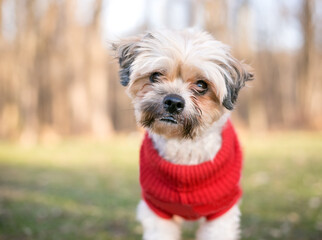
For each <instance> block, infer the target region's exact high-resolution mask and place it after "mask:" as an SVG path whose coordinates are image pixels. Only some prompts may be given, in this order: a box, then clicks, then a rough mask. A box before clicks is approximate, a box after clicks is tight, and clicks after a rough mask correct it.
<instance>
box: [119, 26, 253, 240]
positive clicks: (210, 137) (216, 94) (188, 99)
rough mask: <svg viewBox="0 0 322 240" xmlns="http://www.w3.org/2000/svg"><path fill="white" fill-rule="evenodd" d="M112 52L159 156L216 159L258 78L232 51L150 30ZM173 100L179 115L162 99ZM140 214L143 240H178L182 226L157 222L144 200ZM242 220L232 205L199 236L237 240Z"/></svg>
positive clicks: (201, 38)
mask: <svg viewBox="0 0 322 240" xmlns="http://www.w3.org/2000/svg"><path fill="white" fill-rule="evenodd" d="M113 48H114V50H115V53H116V57H117V58H118V59H119V63H120V67H121V69H120V77H121V83H122V85H124V86H127V92H128V94H129V96H130V97H131V98H132V101H133V105H134V108H135V116H136V119H137V121H138V124H140V125H141V126H143V127H145V128H146V129H147V131H148V132H149V135H150V137H151V138H152V140H153V143H154V147H155V148H156V149H157V151H158V152H159V154H160V156H161V157H163V158H164V159H166V160H167V161H170V162H172V163H175V164H185V165H193V164H200V163H202V162H205V161H209V160H211V159H213V158H214V156H215V155H216V154H217V152H218V150H219V149H220V147H221V141H222V140H221V131H222V127H223V126H224V124H225V123H226V121H227V119H228V117H229V115H230V111H231V110H232V109H233V107H234V105H235V103H236V100H237V96H238V92H239V90H240V89H241V88H242V87H243V86H244V85H245V82H246V81H248V80H251V79H252V78H253V75H252V74H251V73H249V72H248V71H247V70H246V69H245V66H244V65H243V64H242V63H240V62H239V61H237V60H236V59H235V58H233V57H232V56H231V54H230V52H229V48H228V47H227V46H226V45H224V44H222V43H221V42H219V41H217V40H215V39H214V38H213V37H212V36H211V35H209V34H208V33H205V32H198V31H193V30H185V31H177V32H173V31H157V32H151V33H147V34H145V35H141V36H138V37H134V38H129V39H126V40H122V41H120V42H117V43H114V44H113ZM200 82H201V83H200ZM171 94H172V95H173V94H175V95H176V96H180V98H182V99H183V101H184V102H183V103H184V108H183V110H182V111H181V112H175V113H172V112H169V111H167V109H166V108H165V106H164V99H165V97H166V96H169V95H171ZM169 118H170V119H171V121H169V120H167V119H169ZM137 215H138V219H139V220H140V221H141V223H142V225H143V228H144V234H143V239H145V240H159V239H160V240H161V239H162V240H164V239H167V240H172V239H173V240H175V239H179V238H180V224H179V223H178V222H177V221H176V220H165V219H162V218H160V217H158V216H157V215H155V214H154V213H153V212H152V211H151V210H150V209H149V207H148V206H147V205H146V204H145V203H144V201H141V203H140V204H139V207H138V214H137ZM239 215H240V213H239V210H238V206H234V207H233V208H232V209H231V210H229V212H227V213H226V214H225V215H223V216H221V217H220V218H218V219H215V220H213V221H211V222H203V223H202V224H201V226H200V229H199V231H198V233H197V238H198V239H200V240H211V239H216V240H218V239H222V240H236V239H238V236H239V229H238V228H239V227H238V226H239Z"/></svg>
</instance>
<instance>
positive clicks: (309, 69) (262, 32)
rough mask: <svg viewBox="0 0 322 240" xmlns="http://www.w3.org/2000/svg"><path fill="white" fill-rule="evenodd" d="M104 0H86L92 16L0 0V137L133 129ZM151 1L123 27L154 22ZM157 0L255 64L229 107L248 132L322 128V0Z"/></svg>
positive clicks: (169, 22)
mask: <svg viewBox="0 0 322 240" xmlns="http://www.w3.org/2000/svg"><path fill="white" fill-rule="evenodd" d="M110 1H112V0H110ZM110 1H109V0H105V1H104V0H91V1H90V2H91V3H90V7H89V8H87V9H86V14H87V16H90V17H89V18H88V19H89V20H88V21H80V20H79V17H78V18H77V16H76V15H77V14H76V9H77V6H78V4H80V2H81V1H80V0H78V1H77V0H46V1H44V0H0V138H1V139H12V140H21V141H37V140H39V139H47V138H48V139H56V138H61V137H66V136H73V135H92V136H95V137H101V138H104V137H108V136H110V135H111V134H113V133H116V132H120V131H125V132H129V131H133V130H135V129H136V124H135V120H134V116H133V110H132V105H131V104H130V100H129V99H128V97H127V96H126V94H125V92H124V88H123V87H122V86H121V85H120V84H119V79H118V66H117V62H116V61H114V60H113V58H112V57H111V53H110V52H109V50H108V43H107V41H106V40H107V39H104V37H103V36H106V33H105V32H104V30H103V28H102V25H103V24H102V23H104V19H105V18H104V17H103V16H102V14H103V13H102V12H103V9H104V8H109V7H112V5H109V2H110ZM133 1H134V0H133ZM155 2H156V1H149V0H145V13H146V17H144V22H143V23H142V24H139V25H138V26H137V27H136V28H134V29H131V31H129V32H128V33H126V34H125V35H133V34H136V33H142V32H144V31H146V30H149V29H153V28H156V27H155V25H153V23H154V22H155V21H154V20H153V17H152V18H151V16H150V15H149V14H148V13H149V12H150V8H153V4H154V3H155ZM163 2H165V3H166V4H165V5H164V8H163V9H160V11H163V14H164V18H163V19H164V20H163V21H164V22H163V23H162V24H163V26H165V27H168V28H175V26H174V25H175V23H176V17H177V18H179V17H180V16H176V11H178V9H179V10H180V11H181V12H184V17H183V20H182V19H181V22H183V23H184V25H183V27H190V26H192V27H194V26H197V27H199V28H202V29H205V30H207V31H209V32H211V33H212V34H213V35H214V36H215V37H216V38H217V39H218V40H221V41H223V42H225V43H227V44H229V45H230V46H231V47H232V51H233V54H234V55H235V56H236V57H237V58H238V59H244V60H245V62H246V63H248V64H250V65H251V66H252V67H253V69H254V72H255V77H256V79H255V81H254V82H252V83H250V84H249V86H250V87H248V88H245V89H244V90H243V91H242V93H241V95H240V99H239V102H238V105H237V108H236V111H235V113H234V114H233V116H234V118H235V120H236V121H237V122H238V123H239V124H240V125H242V126H245V127H247V129H250V130H251V131H267V130H272V129H282V130H288V129H312V130H315V129H320V130H321V129H322V107H321V104H322V94H321V93H322V81H321V79H322V69H321V68H322V65H321V63H322V31H321V30H322V29H321V28H322V27H321V24H319V23H321V22H322V4H321V1H319V0H297V1H286V0H284V1H277V0H276V1H274V0H272V1H271V2H273V3H272V4H273V5H274V9H275V10H276V11H274V12H271V13H270V12H269V13H268V14H266V15H261V14H259V12H258V8H257V7H256V4H255V3H254V2H255V1H250V0H248V1H247V0H236V1H226V0H212V1H211V0H195V1H193V0H164V1H163ZM257 2H258V1H257ZM260 2H261V1H260ZM290 2H293V5H295V7H294V6H293V5H292V3H290ZM174 6H176V7H175V8H174ZM124 7H126V6H124ZM133 11H135V9H134V10H133ZM119 14H122V12H121V11H120V13H119ZM178 15H180V14H178ZM267 16H269V17H267ZM126 17H127V16H124V18H126ZM128 21H129V22H130V21H131V19H128ZM272 22H273V29H272V27H271V28H269V27H268V26H270V25H272V24H271V23H272ZM112 24H114V23H112ZM115 24H117V23H115ZM274 24H275V25H274ZM282 27H283V29H284V30H285V29H286V30H287V29H291V28H292V29H293V32H295V33H296V34H295V36H293V35H292V34H288V33H289V32H287V31H286V34H283V32H282V30H281V28H282ZM177 28H178V27H177ZM284 30H283V31H284ZM284 32H285V31H284ZM291 33H292V31H291ZM107 35H108V34H107ZM280 40H282V42H283V44H280V43H279V41H280ZM294 43H295V44H294ZM294 45H295V46H294Z"/></svg>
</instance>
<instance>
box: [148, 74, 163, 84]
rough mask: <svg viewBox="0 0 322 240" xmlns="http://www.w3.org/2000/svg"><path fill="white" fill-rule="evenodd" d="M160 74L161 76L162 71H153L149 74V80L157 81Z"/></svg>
mask: <svg viewBox="0 0 322 240" xmlns="http://www.w3.org/2000/svg"><path fill="white" fill-rule="evenodd" d="M160 76H162V73H160V72H154V73H152V74H151V75H150V81H151V82H152V83H154V82H157V81H158V78H159V77H160Z"/></svg>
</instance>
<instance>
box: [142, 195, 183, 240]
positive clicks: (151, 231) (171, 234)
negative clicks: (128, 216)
mask: <svg viewBox="0 0 322 240" xmlns="http://www.w3.org/2000/svg"><path fill="white" fill-rule="evenodd" d="M137 219H138V220H139V221H140V222H141V224H142V226H143V240H179V239H180V233H181V232H180V225H181V221H180V220H179V219H178V218H177V219H175V218H174V219H171V220H167V219H163V218H160V217H159V216H157V215H156V214H155V213H154V212H152V210H151V209H150V208H149V207H148V205H147V204H146V203H145V202H144V201H143V200H141V201H140V203H139V205H138V208H137Z"/></svg>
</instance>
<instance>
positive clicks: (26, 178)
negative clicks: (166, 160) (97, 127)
mask: <svg viewBox="0 0 322 240" xmlns="http://www.w3.org/2000/svg"><path fill="white" fill-rule="evenodd" d="M242 142H243V146H244V152H245V164H244V172H243V188H244V196H243V201H242V212H243V216H242V231H243V234H242V236H243V239H249V240H255V239H256V240H260V239H283V240H285V239H292V240H308V239H310V240H311V239H312V240H320V239H322V178H321V176H322V134H321V133H320V134H319V133H316V134H313V133H287V134H270V135H268V136H265V135H263V136H253V137H250V136H248V137H247V136H244V137H242ZM139 145H140V140H139V137H135V136H134V137H133V136H132V137H125V136H123V137H120V136H118V137H115V138H114V139H111V140H109V141H106V142H97V141H90V140H87V141H85V140H73V141H64V142H61V143H59V144H48V145H37V146H33V147H23V146H19V145H17V144H9V143H0V239H1V240H13V239H14V240H29V239H30V240H31V239H32V240H35V239H41V240H51V239H57V240H62V239H64V240H65V239H77V240H81V239H98V240H99V239H104V240H125V239H127V240H129V239H130V240H131V239H141V238H140V235H141V232H142V229H141V226H140V225H139V224H138V223H137V222H136V221H135V208H136V204H137V202H138V201H139V198H140V189H139V183H138V151H139ZM195 228H196V224H192V225H191V224H190V225H188V227H187V226H186V227H185V233H184V239H189V240H192V239H193V230H191V229H195ZM189 229H190V230H189Z"/></svg>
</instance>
